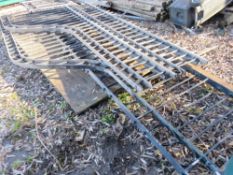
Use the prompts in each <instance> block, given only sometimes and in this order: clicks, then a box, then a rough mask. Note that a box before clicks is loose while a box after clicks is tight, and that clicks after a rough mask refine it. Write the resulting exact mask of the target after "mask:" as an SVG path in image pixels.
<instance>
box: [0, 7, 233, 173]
mask: <svg viewBox="0 0 233 175" xmlns="http://www.w3.org/2000/svg"><path fill="white" fill-rule="evenodd" d="M0 28H1V31H2V35H3V38H4V43H5V46H6V49H7V52H8V55H9V58H10V59H11V61H12V62H13V63H15V64H17V65H19V66H22V67H26V68H37V69H42V68H47V69H48V68H62V69H67V68H68V69H71V68H76V69H82V70H85V71H86V72H87V73H88V74H89V75H90V77H92V78H93V80H95V82H96V83H97V84H98V85H99V87H101V89H102V90H103V91H104V92H105V93H106V94H108V96H109V97H110V98H111V99H112V100H113V101H114V102H115V103H116V104H117V106H118V107H119V109H118V111H119V113H124V114H125V115H126V116H127V117H128V118H129V120H130V121H131V122H132V124H133V125H134V126H135V127H136V128H137V129H138V130H139V131H140V132H142V133H143V134H144V136H145V138H146V139H147V140H148V141H149V143H150V144H151V145H153V146H154V148H155V149H157V150H158V151H159V152H160V155H161V157H160V159H161V160H166V161H167V162H168V165H172V167H173V168H172V170H173V171H174V170H176V171H177V172H178V173H179V174H201V173H202V174H216V175H220V174H223V171H224V166H225V165H226V163H227V162H228V160H229V159H230V156H231V155H232V154H233V149H232V143H233V142H232V141H233V98H232V97H233V88H232V87H230V86H227V85H224V84H222V83H220V82H219V81H218V80H216V79H215V78H213V77H210V76H208V75H207V74H206V73H205V72H203V70H198V69H196V68H195V67H193V65H190V64H191V63H193V64H201V63H202V64H205V63H206V61H205V59H204V58H202V57H200V56H198V55H196V54H193V53H191V52H189V51H187V50H185V49H183V48H181V47H178V46H176V45H174V44H172V43H170V42H168V41H166V40H164V39H161V38H159V37H157V36H155V35H153V34H152V33H150V32H148V31H145V30H144V29H141V28H139V27H137V26H135V25H134V24H132V23H130V22H128V21H126V20H124V19H121V18H119V17H117V16H115V15H114V14H112V13H110V12H108V11H104V10H102V9H100V8H97V7H94V6H91V5H88V4H82V5H81V6H77V5H72V6H70V5H64V6H60V7H50V8H47V9H41V10H37V11H35V12H32V13H26V14H19V15H14V16H5V17H2V18H1V23H0ZM32 45H33V47H32ZM109 79H111V82H110V81H108V80H109ZM116 84H117V85H118V86H120V87H121V92H123V93H125V94H127V95H128V96H129V99H130V100H128V101H124V100H121V99H120V98H119V94H118V92H115V91H112V90H111V87H112V86H114V85H116ZM216 127H219V128H221V129H219V130H216V129H215V128H216ZM215 136H216V137H215ZM209 138H214V139H213V140H211V139H209ZM157 156H159V155H157Z"/></svg>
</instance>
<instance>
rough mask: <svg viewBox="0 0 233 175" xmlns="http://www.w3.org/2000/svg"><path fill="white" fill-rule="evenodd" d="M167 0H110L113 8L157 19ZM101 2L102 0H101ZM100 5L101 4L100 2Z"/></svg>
mask: <svg viewBox="0 0 233 175" xmlns="http://www.w3.org/2000/svg"><path fill="white" fill-rule="evenodd" d="M165 1H166V0H152V1H151V0H144V1H143V0H108V2H109V3H110V4H111V8H113V9H116V10H119V11H122V12H126V13H130V14H133V15H136V16H141V17H144V18H148V19H152V20H156V19H157V15H158V14H159V13H160V12H161V10H162V3H163V2H165ZM100 2H101V1H100ZM99 5H101V4H100V3H99Z"/></svg>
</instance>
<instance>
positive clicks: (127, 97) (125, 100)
mask: <svg viewBox="0 0 233 175" xmlns="http://www.w3.org/2000/svg"><path fill="white" fill-rule="evenodd" d="M118 97H119V99H120V100H121V101H122V103H129V102H131V101H132V97H131V96H130V95H129V94H128V93H126V92H124V93H121V94H119V95H118Z"/></svg>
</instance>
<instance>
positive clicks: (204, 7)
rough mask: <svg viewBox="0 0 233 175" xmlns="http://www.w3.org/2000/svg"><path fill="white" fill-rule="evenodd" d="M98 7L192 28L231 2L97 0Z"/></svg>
mask: <svg viewBox="0 0 233 175" xmlns="http://www.w3.org/2000/svg"><path fill="white" fill-rule="evenodd" d="M98 2H99V5H100V6H103V7H106V8H113V9H116V10H120V11H122V12H126V13H130V14H134V15H137V16H141V17H145V18H150V19H154V20H155V19H158V20H164V19H165V18H168V17H169V18H170V20H171V21H172V22H173V23H174V24H175V25H178V26H185V27H193V26H199V25H200V24H202V23H204V22H206V21H207V20H208V19H210V18H211V17H212V16H214V15H215V14H217V13H219V12H220V11H222V10H223V9H224V8H225V7H226V6H227V5H229V4H230V3H231V2H232V0H151V1H148V0H147V1H142V0H99V1H98Z"/></svg>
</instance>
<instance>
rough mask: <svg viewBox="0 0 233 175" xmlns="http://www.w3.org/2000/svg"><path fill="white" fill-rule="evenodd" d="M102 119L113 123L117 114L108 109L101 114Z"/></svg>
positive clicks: (104, 121)
mask: <svg viewBox="0 0 233 175" xmlns="http://www.w3.org/2000/svg"><path fill="white" fill-rule="evenodd" d="M101 121H102V122H103V123H107V124H113V123H114V122H115V116H114V114H112V113H111V112H110V111H106V112H105V113H104V114H103V115H102V116H101Z"/></svg>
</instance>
